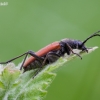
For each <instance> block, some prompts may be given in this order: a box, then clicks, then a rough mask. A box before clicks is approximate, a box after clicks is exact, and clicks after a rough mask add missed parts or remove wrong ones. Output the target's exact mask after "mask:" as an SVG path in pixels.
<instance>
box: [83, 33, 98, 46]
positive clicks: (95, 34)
mask: <svg viewBox="0 0 100 100" xmlns="http://www.w3.org/2000/svg"><path fill="white" fill-rule="evenodd" d="M99 32H100V31H97V32H95V33H94V34H92V35H91V36H89V37H88V38H87V39H86V40H84V41H83V43H82V46H83V45H84V44H85V43H86V41H87V40H89V39H90V38H92V37H94V36H100V34H97V33H99Z"/></svg>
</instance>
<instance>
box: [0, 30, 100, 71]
mask: <svg viewBox="0 0 100 100" xmlns="http://www.w3.org/2000/svg"><path fill="white" fill-rule="evenodd" d="M99 32H100V31H97V32H95V33H94V34H92V35H90V36H89V37H88V38H86V39H85V40H84V41H83V42H82V41H80V40H72V39H62V40H61V41H56V42H53V43H51V44H49V45H47V46H46V47H44V48H42V49H40V50H39V51H37V52H34V51H28V52H25V53H23V54H21V55H19V56H17V57H15V58H13V59H10V60H8V61H6V62H1V63H0V64H7V63H9V62H11V61H13V60H15V59H18V58H20V57H22V56H24V55H25V58H24V60H23V63H22V65H21V67H20V70H21V69H22V68H23V69H24V72H26V71H28V70H32V69H37V68H40V69H41V68H42V67H43V66H45V65H48V64H51V63H53V62H55V61H56V60H58V59H59V58H60V57H62V56H64V54H65V53H67V55H70V54H71V53H73V54H76V55H77V56H78V57H80V58H81V59H82V57H81V56H80V55H79V54H78V53H75V52H74V51H73V49H78V50H82V51H85V52H87V53H88V49H87V47H86V46H85V43H86V42H87V41H88V40H89V39H90V38H92V37H94V36H100V34H98V33H99ZM28 55H30V57H29V58H28V59H26V58H27V56H28ZM37 72H39V70H38V71H37Z"/></svg>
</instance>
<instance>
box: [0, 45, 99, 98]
mask: <svg viewBox="0 0 100 100" xmlns="http://www.w3.org/2000/svg"><path fill="white" fill-rule="evenodd" d="M95 49H97V47H93V48H90V49H88V51H89V53H90V52H92V51H94V50H95ZM76 52H78V53H79V54H80V55H83V54H87V53H85V52H82V51H76ZM74 58H76V55H73V54H71V55H70V56H65V57H62V58H60V59H59V60H58V61H56V62H55V63H53V64H50V65H47V66H45V67H44V68H43V69H42V70H41V71H40V72H39V73H38V75H36V76H35V78H34V79H33V76H34V74H35V71H36V70H31V71H27V72H25V73H22V71H20V70H19V67H20V65H19V66H18V67H15V65H14V64H13V63H10V64H7V65H6V66H2V65H1V66H0V100H42V99H43V98H44V97H45V95H46V93H47V91H46V89H47V87H48V86H49V85H50V84H51V82H52V81H53V79H54V78H55V76H56V73H55V72H54V71H55V69H57V68H58V67H60V66H62V65H63V64H64V63H66V62H67V61H70V60H72V59H74Z"/></svg>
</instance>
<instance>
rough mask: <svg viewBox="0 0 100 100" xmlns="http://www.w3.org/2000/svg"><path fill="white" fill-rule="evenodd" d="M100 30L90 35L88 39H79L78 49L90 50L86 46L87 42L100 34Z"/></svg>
mask: <svg viewBox="0 0 100 100" xmlns="http://www.w3.org/2000/svg"><path fill="white" fill-rule="evenodd" d="M99 32H100V31H98V32H95V33H94V34H92V35H91V36H89V37H88V38H87V39H85V40H84V41H83V42H81V41H79V42H78V49H80V50H82V51H86V52H88V50H87V48H86V47H85V43H86V42H87V41H88V40H89V39H90V38H92V37H94V36H100V34H97V33H99Z"/></svg>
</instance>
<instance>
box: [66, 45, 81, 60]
mask: <svg viewBox="0 0 100 100" xmlns="http://www.w3.org/2000/svg"><path fill="white" fill-rule="evenodd" d="M66 45H67V47H68V48H69V49H70V51H71V52H72V53H73V54H76V55H77V56H79V57H80V58H81V59H82V57H81V56H80V55H79V54H78V53H75V52H74V51H73V50H72V48H71V47H70V46H69V45H68V43H66Z"/></svg>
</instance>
